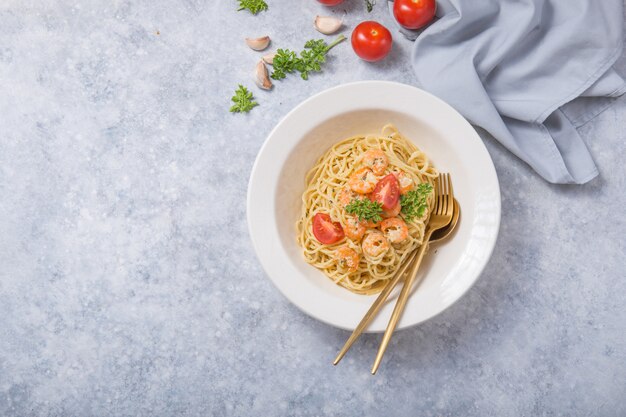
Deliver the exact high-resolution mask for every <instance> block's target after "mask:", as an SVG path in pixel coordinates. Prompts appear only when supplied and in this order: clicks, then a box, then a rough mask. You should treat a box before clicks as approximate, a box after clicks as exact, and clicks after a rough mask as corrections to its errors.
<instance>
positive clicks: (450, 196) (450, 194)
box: [446, 173, 454, 216]
mask: <svg viewBox="0 0 626 417" xmlns="http://www.w3.org/2000/svg"><path fill="white" fill-rule="evenodd" d="M446 175H447V177H448V216H452V212H453V211H454V192H453V191H452V177H451V176H450V173H448V174H446Z"/></svg>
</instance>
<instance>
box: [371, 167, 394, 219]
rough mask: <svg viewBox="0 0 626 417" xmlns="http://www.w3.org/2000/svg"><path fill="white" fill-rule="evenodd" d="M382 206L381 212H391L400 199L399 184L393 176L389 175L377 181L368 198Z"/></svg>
mask: <svg viewBox="0 0 626 417" xmlns="http://www.w3.org/2000/svg"><path fill="white" fill-rule="evenodd" d="M370 198H371V199H372V201H377V202H379V203H380V204H382V205H383V210H385V211H388V212H392V210H393V209H394V208H396V204H398V200H399V199H400V184H399V183H398V179H397V178H396V176H395V175H393V174H389V175H387V176H385V177H383V179H382V180H380V181H378V184H376V188H374V191H373V192H372V195H371V197H370Z"/></svg>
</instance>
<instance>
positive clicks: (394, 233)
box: [380, 217, 409, 243]
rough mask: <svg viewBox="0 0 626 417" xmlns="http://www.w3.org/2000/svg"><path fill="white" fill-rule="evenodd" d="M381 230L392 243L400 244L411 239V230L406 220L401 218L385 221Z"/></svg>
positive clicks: (381, 225)
mask: <svg viewBox="0 0 626 417" xmlns="http://www.w3.org/2000/svg"><path fill="white" fill-rule="evenodd" d="M380 230H382V231H383V233H384V234H385V236H386V237H387V239H389V241H390V242H391V243H400V242H402V241H403V240H405V239H406V238H407V237H409V228H408V227H407V226H406V223H405V222H404V220H402V219H401V218H399V217H392V218H391V219H387V220H383V222H382V223H381V224H380Z"/></svg>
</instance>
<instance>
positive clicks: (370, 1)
mask: <svg viewBox="0 0 626 417" xmlns="http://www.w3.org/2000/svg"><path fill="white" fill-rule="evenodd" d="M375 4H376V0H365V7H367V12H368V13H369V12H371V11H372V10H373V9H374V5H375Z"/></svg>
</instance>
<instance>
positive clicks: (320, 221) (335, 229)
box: [313, 213, 344, 245]
mask: <svg viewBox="0 0 626 417" xmlns="http://www.w3.org/2000/svg"><path fill="white" fill-rule="evenodd" d="M313 234H314V235H315V238H316V239H317V240H319V241H320V243H323V244H325V245H330V244H333V243H335V242H339V241H340V240H341V239H343V237H344V234H343V228H342V227H341V223H339V222H333V221H332V220H331V219H330V216H329V215H328V214H326V213H317V214H316V215H315V216H313Z"/></svg>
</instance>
